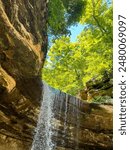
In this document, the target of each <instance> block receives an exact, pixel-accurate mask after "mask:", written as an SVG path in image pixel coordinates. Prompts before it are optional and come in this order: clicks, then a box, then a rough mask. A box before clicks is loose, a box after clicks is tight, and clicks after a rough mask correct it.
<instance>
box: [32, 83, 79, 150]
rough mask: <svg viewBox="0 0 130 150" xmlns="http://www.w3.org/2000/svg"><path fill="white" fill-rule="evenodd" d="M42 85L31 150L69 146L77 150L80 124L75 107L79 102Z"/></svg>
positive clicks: (52, 149)
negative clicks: (41, 97)
mask: <svg viewBox="0 0 130 150" xmlns="http://www.w3.org/2000/svg"><path fill="white" fill-rule="evenodd" d="M43 84H44V86H43V87H44V89H43V100H42V104H41V109H40V114H39V118H38V123H37V127H36V129H35V136H34V140H33V144H32V148H31V150H56V149H57V147H62V148H65V147H66V146H67V147H68V146H69V144H71V145H73V149H74V150H78V149H79V148H78V136H79V133H78V132H79V126H80V124H79V112H78V109H77V107H76V105H79V101H78V103H77V100H76V98H74V97H72V96H70V95H68V94H65V93H63V92H60V91H59V90H55V89H53V88H51V87H49V86H48V85H47V84H46V83H45V82H44V83H43ZM71 140H73V143H72V142H71ZM70 142H71V143H70ZM71 148H72V146H71Z"/></svg>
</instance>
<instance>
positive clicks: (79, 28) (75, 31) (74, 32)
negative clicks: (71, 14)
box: [70, 24, 84, 42]
mask: <svg viewBox="0 0 130 150" xmlns="http://www.w3.org/2000/svg"><path fill="white" fill-rule="evenodd" d="M83 29H84V25H81V24H78V25H76V26H72V27H70V31H71V36H70V37H71V42H75V41H76V38H77V36H78V35H79V34H80V33H81V32H82V30H83Z"/></svg>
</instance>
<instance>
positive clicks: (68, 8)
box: [43, 0, 113, 95]
mask: <svg viewBox="0 0 130 150" xmlns="http://www.w3.org/2000/svg"><path fill="white" fill-rule="evenodd" d="M51 2H52V1H51ZM52 3H53V5H54V3H55V4H56V5H57V6H56V5H54V6H52V4H50V5H51V9H50V10H51V11H52V10H53V12H54V9H56V10H55V11H57V14H53V17H52V19H51V18H49V19H50V23H51V28H52V26H53V29H54V28H55V34H57V33H58V32H59V33H58V34H57V35H60V37H59V38H57V39H55V40H54V41H53V44H52V46H51V47H50V50H49V52H48V59H47V60H46V63H45V65H44V68H43V79H44V80H45V81H47V82H48V83H49V84H50V85H51V86H53V87H55V88H58V89H60V90H62V91H64V92H67V93H70V94H72V95H76V94H77V93H78V91H80V90H81V89H83V88H84V87H85V85H86V82H88V81H89V80H91V79H94V78H95V79H96V80H102V78H103V77H104V74H105V72H108V73H111V72H112V47H113V46H112V41H113V40H112V10H113V8H112V4H109V3H108V1H107V0H75V1H74V0H66V1H65V0H54V1H53V2H52ZM79 6H80V7H79ZM56 7H57V8H56ZM78 7H79V8H78ZM57 9H58V10H59V11H60V12H59V13H58V10H57ZM75 12H77V13H75ZM74 16H75V17H74ZM54 20H55V22H54ZM58 22H59V24H57V23H58ZM62 23H63V24H62ZM76 23H80V24H84V25H85V28H84V30H83V31H82V32H81V34H80V35H79V36H78V38H77V41H76V42H71V40H70V37H69V36H67V34H66V33H61V32H60V31H65V32H66V31H68V27H69V26H70V25H74V24H76ZM55 26H56V27H55ZM56 32H57V33H56Z"/></svg>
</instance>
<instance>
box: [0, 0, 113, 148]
mask: <svg viewBox="0 0 130 150" xmlns="http://www.w3.org/2000/svg"><path fill="white" fill-rule="evenodd" d="M46 24H47V1H46V0H36V1H34V0H6V1H5V0H0V150H7V149H8V148H9V149H10V150H29V149H30V146H31V144H32V139H33V132H34V128H35V127H36V122H37V115H38V114H39V107H40V100H41V97H42V82H41V68H42V65H43V62H44V58H45V56H46V46H47V35H46V31H47V30H46ZM74 103H75V105H76V103H78V100H76V101H75V100H74ZM72 107H73V106H72V105H71V104H70V109H72ZM74 107H75V106H74ZM63 110H64V109H63ZM79 110H80V114H81V117H80V121H81V122H82V124H81V128H80V131H79V134H80V145H81V146H80V147H81V148H82V149H86V150H87V148H88V149H90V150H91V149H94V148H96V150H98V149H99V150H100V149H101V148H102V149H105V150H106V149H112V106H111V105H101V106H99V105H97V104H88V103H83V102H81V103H80V107H79ZM69 118H71V116H70V117H69ZM69 118H68V121H70V122H71V119H69ZM62 119H63V118H61V119H60V120H61V123H60V124H61V127H60V128H59V129H60V131H59V135H60V134H62V128H63V126H62V124H63V123H62ZM69 130H70V133H71V130H73V129H68V131H69ZM66 140H67V142H66V145H65V146H64V147H66V149H73V146H74V145H72V144H71V143H72V142H71V138H70V139H69V140H68V139H66ZM72 140H73V139H72ZM101 141H102V142H101ZM57 142H58V141H57ZM58 143H59V144H58V148H57V149H60V150H61V149H63V148H61V147H60V136H59V142H58ZM68 145H70V146H68Z"/></svg>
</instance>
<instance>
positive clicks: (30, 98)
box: [0, 0, 47, 150]
mask: <svg viewBox="0 0 130 150" xmlns="http://www.w3.org/2000/svg"><path fill="white" fill-rule="evenodd" d="M46 21H47V2H46V0H42V1H41V0H37V1H34V0H6V1H5V0H0V145H3V146H2V147H3V149H7V147H8V146H7V145H9V147H10V148H11V147H12V149H13V150H15V149H16V150H17V149H20V146H19V144H20V143H21V149H24V150H25V149H26V148H25V147H26V146H25V147H24V146H23V143H24V145H28V146H29V145H30V143H31V141H32V131H31V130H32V128H34V127H35V125H36V120H37V119H36V116H37V110H38V109H39V107H38V106H39V102H40V99H41V93H42V83H41V68H42V65H43V61H44V57H45V55H46V45H47V35H46V31H47V30H46ZM7 137H8V138H7ZM13 139H15V140H13ZM16 139H18V140H16ZM21 141H24V142H23V143H22V142H21ZM13 143H14V145H15V146H13ZM17 143H18V145H17ZM28 143H29V144H28ZM4 145H5V147H6V148H4ZM28 146H27V147H28ZM14 147H16V148H14ZM22 147H24V148H22ZM0 149H1V150H2V148H1V147H0Z"/></svg>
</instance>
